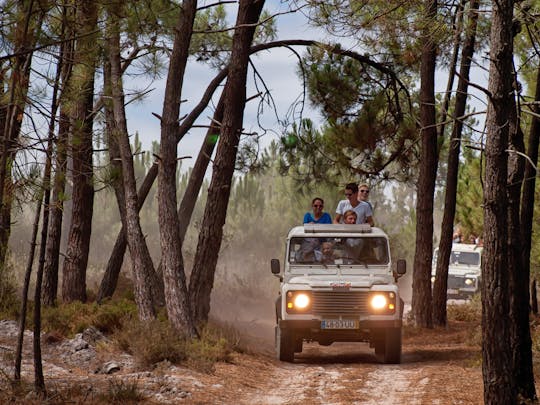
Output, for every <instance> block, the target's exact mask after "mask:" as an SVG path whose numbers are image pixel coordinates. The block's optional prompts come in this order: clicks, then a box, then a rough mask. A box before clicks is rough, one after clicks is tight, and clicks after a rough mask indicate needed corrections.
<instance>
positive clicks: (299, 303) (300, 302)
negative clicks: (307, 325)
mask: <svg viewBox="0 0 540 405" xmlns="http://www.w3.org/2000/svg"><path fill="white" fill-rule="evenodd" d="M309 302H310V299H309V297H308V296H307V294H304V293H299V294H297V295H295V297H294V306H295V307H296V308H298V309H304V308H307V307H308V305H309Z"/></svg>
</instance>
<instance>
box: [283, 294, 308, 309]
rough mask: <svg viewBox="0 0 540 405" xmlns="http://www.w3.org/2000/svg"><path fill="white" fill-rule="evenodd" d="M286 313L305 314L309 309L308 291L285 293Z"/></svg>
mask: <svg viewBox="0 0 540 405" xmlns="http://www.w3.org/2000/svg"><path fill="white" fill-rule="evenodd" d="M286 305H287V313H289V314H299V313H307V312H309V311H310V309H311V292H310V291H287V301H286Z"/></svg>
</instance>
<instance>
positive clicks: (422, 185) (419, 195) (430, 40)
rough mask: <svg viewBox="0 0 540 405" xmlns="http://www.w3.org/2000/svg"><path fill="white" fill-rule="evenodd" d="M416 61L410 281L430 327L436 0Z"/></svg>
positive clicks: (418, 314) (419, 322) (417, 318)
mask: <svg viewBox="0 0 540 405" xmlns="http://www.w3.org/2000/svg"><path fill="white" fill-rule="evenodd" d="M425 8H426V13H427V14H426V17H425V18H424V20H423V21H422V24H424V25H425V27H424V28H423V30H422V31H423V32H422V56H421V61H420V125H421V126H422V127H421V130H420V137H421V151H420V153H421V156H420V164H419V174H418V185H417V189H416V190H417V191H416V215H417V217H416V251H415V253H414V267H413V269H414V273H413V285H412V288H413V290H412V313H413V319H414V323H415V324H416V326H422V327H432V326H433V322H432V317H431V260H432V257H433V196H434V192H435V177H436V175H437V163H438V159H437V128H436V125H435V120H436V114H435V62H436V58H437V47H436V43H435V42H434V40H435V36H434V35H430V34H431V32H432V31H431V30H432V29H433V24H434V21H435V16H436V14H437V1H436V0H428V1H426V2H425Z"/></svg>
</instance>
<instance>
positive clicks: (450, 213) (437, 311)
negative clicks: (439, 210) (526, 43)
mask: <svg viewBox="0 0 540 405" xmlns="http://www.w3.org/2000/svg"><path fill="white" fill-rule="evenodd" d="M479 5H480V2H479V1H478V0H473V1H471V3H470V9H469V13H468V24H467V30H466V36H465V42H464V44H463V50H462V52H461V63H460V69H459V70H460V74H459V81H458V87H457V92H456V101H455V106H454V117H455V118H454V126H453V128H452V134H451V135H450V141H449V144H450V148H449V150H448V164H447V170H448V172H447V174H446V190H445V194H444V213H443V219H442V225H441V241H440V243H439V255H438V256H437V272H436V277H435V284H434V286H433V323H434V324H435V325H436V326H446V299H447V295H446V290H447V286H448V263H449V262H450V254H451V252H452V233H453V227H454V218H455V216H456V195H457V185H458V171H459V152H460V148H461V134H462V131H463V120H462V119H461V118H460V117H463V116H464V114H465V110H466V107H467V91H468V85H469V73H470V70H471V61H472V58H473V55H474V46H475V42H476V26H477V21H478V8H479Z"/></svg>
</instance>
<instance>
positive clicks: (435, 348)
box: [0, 322, 483, 405]
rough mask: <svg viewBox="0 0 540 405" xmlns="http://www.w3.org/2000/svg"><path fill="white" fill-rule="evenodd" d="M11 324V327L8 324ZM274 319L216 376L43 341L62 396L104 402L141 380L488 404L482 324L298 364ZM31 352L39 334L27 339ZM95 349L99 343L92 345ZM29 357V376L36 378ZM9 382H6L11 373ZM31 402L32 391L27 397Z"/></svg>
mask: <svg viewBox="0 0 540 405" xmlns="http://www.w3.org/2000/svg"><path fill="white" fill-rule="evenodd" d="M2 325H3V324H0V329H1V330H0V359H1V360H2V361H1V362H0V367H1V368H2V369H3V370H4V372H6V373H8V375H9V368H10V363H11V362H10V359H12V355H10V353H12V350H13V348H14V336H13V333H12V332H13V331H12V330H10V332H9V333H8V332H7V331H6V328H5V327H2ZM4 326H5V325H4ZM271 328H272V325H270V324H265V323H260V324H257V323H255V322H252V323H250V324H249V325H248V326H247V329H248V330H251V332H252V333H251V334H249V333H247V332H245V333H244V337H246V338H247V337H248V336H251V337H250V338H249V339H247V340H246V341H247V342H248V343H249V347H250V352H249V353H238V354H235V355H234V356H233V360H232V361H231V362H230V363H220V364H217V365H216V369H215V371H214V372H213V373H212V374H207V373H201V372H197V371H193V370H190V369H188V368H184V367H178V366H172V365H160V366H159V367H158V368H157V369H155V370H153V371H151V372H150V371H140V370H137V369H135V367H134V366H133V362H132V361H131V359H130V357H129V356H127V355H125V354H122V353H111V352H107V353H100V352H99V351H97V352H89V353H86V354H87V355H86V356H83V355H79V356H78V357H74V356H73V355H72V356H68V357H66V356H65V355H61V353H62V348H61V346H60V345H59V344H58V343H49V344H47V343H44V345H43V353H44V360H45V361H44V370H45V376H46V379H47V387H48V389H49V390H50V391H51V392H53V393H54V395H55V398H56V399H55V401H52V402H49V403H67V402H69V403H83V402H84V403H102V402H100V399H99V398H100V397H99V394H100V392H104V391H106V390H107V389H109V388H108V387H110V386H111V384H113V385H114V384H116V385H118V384H122V383H125V384H131V383H132V384H136V386H137V389H138V390H139V391H140V392H141V393H142V394H143V395H144V396H145V399H144V401H143V402H144V403H167V404H176V403H186V404H377V405H379V404H441V405H446V404H481V403H483V400H482V395H483V394H482V375H481V368H480V351H479V347H478V346H475V345H474V344H473V343H471V342H472V340H471V337H470V336H471V331H472V330H474V327H473V325H470V324H466V323H452V324H451V325H450V326H449V328H447V329H435V330H413V329H410V330H409V329H408V330H406V331H405V335H404V346H403V349H404V354H403V362H402V364H400V365H384V364H380V363H378V362H377V360H376V358H375V356H374V354H373V351H372V349H369V347H368V345H367V344H361V343H358V344H344V343H340V344H333V345H331V346H329V347H323V346H319V345H318V344H316V343H307V344H305V345H304V346H305V348H304V351H303V352H302V353H300V354H297V356H296V359H295V362H294V363H292V364H289V363H282V362H279V361H278V360H276V359H275V357H274V355H273V353H272V351H273V349H272V342H271V338H270V336H271V335H272V334H273V332H272V330H271ZM26 342H27V344H26V350H25V353H26V359H30V345H31V336H28V337H27V339H26ZM90 349H92V348H91V347H90V348H89V349H88V350H90ZM111 359H112V360H114V361H117V362H118V363H119V364H121V365H122V367H121V369H120V371H118V372H116V373H114V374H112V375H107V374H101V373H96V370H97V368H99V364H100V362H103V361H105V360H111ZM32 376H33V368H32V364H31V361H30V360H27V361H25V362H24V364H23V378H24V379H25V380H27V381H29V382H31V381H32ZM1 380H2V383H3V384H4V385H3V386H2V387H0V389H5V388H6V385H5V384H6V379H5V378H4V379H1ZM29 402H31V396H26V397H25V398H23V399H22V400H21V402H20V403H29Z"/></svg>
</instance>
